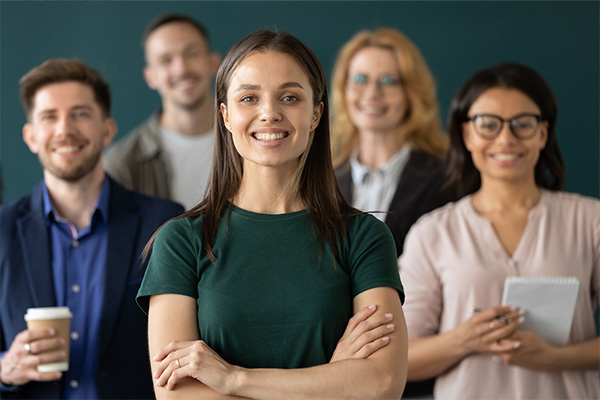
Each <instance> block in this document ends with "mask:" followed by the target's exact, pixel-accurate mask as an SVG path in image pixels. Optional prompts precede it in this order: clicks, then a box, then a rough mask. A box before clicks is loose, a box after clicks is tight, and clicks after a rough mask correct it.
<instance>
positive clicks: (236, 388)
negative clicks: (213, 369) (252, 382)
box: [227, 366, 250, 396]
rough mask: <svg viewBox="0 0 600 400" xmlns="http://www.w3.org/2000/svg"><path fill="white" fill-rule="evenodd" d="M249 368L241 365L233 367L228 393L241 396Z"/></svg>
mask: <svg viewBox="0 0 600 400" xmlns="http://www.w3.org/2000/svg"><path fill="white" fill-rule="evenodd" d="M249 375H250V374H249V370H247V369H246V368H242V367H237V366H236V367H233V371H232V373H231V379H230V385H229V390H228V393H227V394H228V395H236V396H242V388H244V387H247V384H248V381H249V379H250V377H249Z"/></svg>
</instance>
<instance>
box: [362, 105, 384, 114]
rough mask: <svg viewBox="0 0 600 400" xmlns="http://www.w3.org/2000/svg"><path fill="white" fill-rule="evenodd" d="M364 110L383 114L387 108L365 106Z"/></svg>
mask: <svg viewBox="0 0 600 400" xmlns="http://www.w3.org/2000/svg"><path fill="white" fill-rule="evenodd" d="M362 110H363V111H364V112H366V113H369V114H382V113H383V112H385V109H384V108H382V107H369V106H363V107H362Z"/></svg>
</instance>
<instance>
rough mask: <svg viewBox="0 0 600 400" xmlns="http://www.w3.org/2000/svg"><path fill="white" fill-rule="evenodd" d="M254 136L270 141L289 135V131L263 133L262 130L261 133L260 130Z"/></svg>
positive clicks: (257, 138)
mask: <svg viewBox="0 0 600 400" xmlns="http://www.w3.org/2000/svg"><path fill="white" fill-rule="evenodd" d="M252 136H253V137H254V139H256V140H260V141H266V142H268V141H273V140H279V139H283V138H285V137H287V136H288V133H287V132H278V133H262V132H260V133H259V132H257V133H254V134H253V135H252Z"/></svg>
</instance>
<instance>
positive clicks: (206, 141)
mask: <svg viewBox="0 0 600 400" xmlns="http://www.w3.org/2000/svg"><path fill="white" fill-rule="evenodd" d="M160 131H161V140H162V145H163V151H164V152H165V159H166V160H167V164H168V168H169V171H170V174H169V175H170V176H171V181H170V182H169V189H170V191H171V199H172V200H174V201H176V202H178V203H181V204H182V205H183V206H184V208H185V209H186V210H189V209H190V208H192V207H194V206H195V205H196V204H198V203H199V202H200V200H202V198H203V197H204V193H205V192H206V187H207V185H208V178H209V176H210V168H211V164H212V154H213V144H214V140H215V132H214V131H213V130H211V131H208V132H206V133H203V134H202V135H199V136H186V135H182V134H180V133H177V132H173V131H170V130H168V129H167V128H165V127H164V126H161V127H160Z"/></svg>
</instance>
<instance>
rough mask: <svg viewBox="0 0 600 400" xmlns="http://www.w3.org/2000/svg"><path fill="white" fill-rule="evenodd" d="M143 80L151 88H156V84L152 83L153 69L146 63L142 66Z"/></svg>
mask: <svg viewBox="0 0 600 400" xmlns="http://www.w3.org/2000/svg"><path fill="white" fill-rule="evenodd" d="M143 72H144V80H145V81H146V85H148V87H149V88H150V89H152V90H156V84H155V83H154V71H153V70H152V67H149V66H148V65H146V66H145V67H144V70H143Z"/></svg>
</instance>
